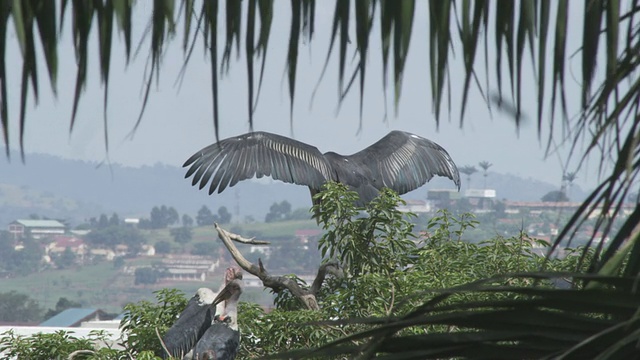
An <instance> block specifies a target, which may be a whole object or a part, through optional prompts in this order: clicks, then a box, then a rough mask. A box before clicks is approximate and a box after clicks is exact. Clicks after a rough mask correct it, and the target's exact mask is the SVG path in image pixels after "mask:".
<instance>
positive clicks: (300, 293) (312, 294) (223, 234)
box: [214, 224, 341, 310]
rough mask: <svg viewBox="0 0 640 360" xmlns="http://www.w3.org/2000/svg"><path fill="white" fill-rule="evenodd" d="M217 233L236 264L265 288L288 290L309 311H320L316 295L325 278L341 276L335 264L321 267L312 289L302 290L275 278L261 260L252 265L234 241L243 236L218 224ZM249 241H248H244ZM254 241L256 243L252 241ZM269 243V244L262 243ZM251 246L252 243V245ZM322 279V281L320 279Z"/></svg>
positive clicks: (290, 280)
mask: <svg viewBox="0 0 640 360" xmlns="http://www.w3.org/2000/svg"><path fill="white" fill-rule="evenodd" d="M214 226H215V228H216V231H217V232H218V237H219V238H220V240H222V243H223V244H224V246H225V247H226V248H227V250H228V251H229V253H230V254H231V256H232V257H233V259H234V260H235V261H236V263H237V264H238V265H239V266H240V267H241V268H242V269H243V270H245V271H247V272H248V273H250V274H253V275H255V276H257V277H258V279H260V280H262V284H263V285H264V286H265V287H268V288H271V289H273V290H274V291H276V292H279V291H282V290H283V289H287V290H289V291H290V292H291V294H293V296H295V297H296V298H298V299H299V300H300V301H301V302H302V304H304V306H305V307H306V308H307V309H309V310H320V307H319V306H318V301H317V299H316V294H317V292H318V291H319V289H320V286H321V285H322V282H323V281H324V278H325V276H326V274H327V273H330V274H339V273H341V270H340V267H339V266H338V265H337V264H334V263H327V264H323V265H322V266H320V268H319V269H318V276H317V277H316V280H315V281H314V282H313V286H312V287H311V289H305V288H302V287H301V286H300V285H298V283H297V282H296V281H295V280H293V279H291V278H288V277H285V276H273V275H269V272H268V271H267V270H266V269H265V267H264V265H263V264H262V261H261V260H258V265H256V264H254V263H252V262H251V261H249V260H247V259H246V258H245V257H244V256H242V253H240V251H239V250H238V248H237V247H236V245H235V244H234V243H233V241H232V240H233V239H234V238H235V239H244V238H242V236H240V235H237V234H233V233H230V232H228V231H226V230H224V229H222V228H221V227H220V226H219V225H218V224H214ZM244 240H248V239H244ZM251 240H252V241H255V240H253V239H251ZM239 242H242V243H247V242H245V241H239ZM261 243H268V242H261ZM250 244H251V243H250ZM319 278H320V279H319Z"/></svg>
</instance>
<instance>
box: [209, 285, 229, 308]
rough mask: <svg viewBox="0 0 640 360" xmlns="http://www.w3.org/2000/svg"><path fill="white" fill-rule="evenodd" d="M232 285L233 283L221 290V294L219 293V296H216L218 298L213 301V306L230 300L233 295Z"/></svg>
mask: <svg viewBox="0 0 640 360" xmlns="http://www.w3.org/2000/svg"><path fill="white" fill-rule="evenodd" d="M230 284H231V283H229V284H227V286H225V287H224V288H223V289H222V290H220V293H218V296H216V298H215V299H213V303H212V304H211V306H216V305H218V304H220V303H221V302H223V301H226V300H229V298H230V297H231V294H232V292H231V286H230Z"/></svg>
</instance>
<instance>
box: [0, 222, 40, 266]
mask: <svg viewBox="0 0 640 360" xmlns="http://www.w3.org/2000/svg"><path fill="white" fill-rule="evenodd" d="M16 245H18V243H16V241H15V239H14V238H13V236H12V235H11V233H9V232H8V231H5V230H0V270H1V271H2V272H4V273H5V275H7V276H16V275H17V276H21V275H27V274H30V273H33V272H36V271H38V270H40V267H41V266H42V256H43V255H44V251H43V249H42V247H40V244H38V242H37V241H36V240H35V239H33V238H31V237H30V236H26V237H23V238H21V239H20V245H21V246H20V247H17V246H16Z"/></svg>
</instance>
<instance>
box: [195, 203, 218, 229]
mask: <svg viewBox="0 0 640 360" xmlns="http://www.w3.org/2000/svg"><path fill="white" fill-rule="evenodd" d="M215 222H216V221H215V217H214V216H213V213H212V212H211V210H209V208H208V207H206V206H205V205H202V207H201V208H200V210H198V214H197V215H196V224H198V226H207V225H213V224H214V223H215Z"/></svg>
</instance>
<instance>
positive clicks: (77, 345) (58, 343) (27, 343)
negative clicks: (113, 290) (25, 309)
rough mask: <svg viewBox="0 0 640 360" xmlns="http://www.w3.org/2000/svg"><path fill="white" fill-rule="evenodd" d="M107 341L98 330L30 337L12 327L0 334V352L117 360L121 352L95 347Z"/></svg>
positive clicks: (9, 355)
mask: <svg viewBox="0 0 640 360" xmlns="http://www.w3.org/2000/svg"><path fill="white" fill-rule="evenodd" d="M108 343H110V341H109V336H108V334H107V333H106V332H104V331H102V330H93V331H91V332H89V334H88V335H87V336H86V337H78V336H75V335H74V334H73V331H64V330H59V331H56V332H53V333H49V334H46V333H36V334H34V335H31V336H25V335H19V334H16V333H15V331H13V330H9V331H7V332H4V333H2V334H0V352H2V354H3V355H4V356H6V357H7V358H9V359H34V360H40V359H42V360H44V359H67V358H68V359H71V358H73V359H79V358H81V359H119V358H124V357H125V356H126V353H125V352H124V351H118V350H115V349H112V348H110V347H102V348H98V347H99V346H98V344H108ZM87 354H91V355H87ZM138 359H140V360H142V359H144V358H143V357H139V358H138ZM146 359H147V360H148V359H150V358H148V357H147V358H146Z"/></svg>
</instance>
